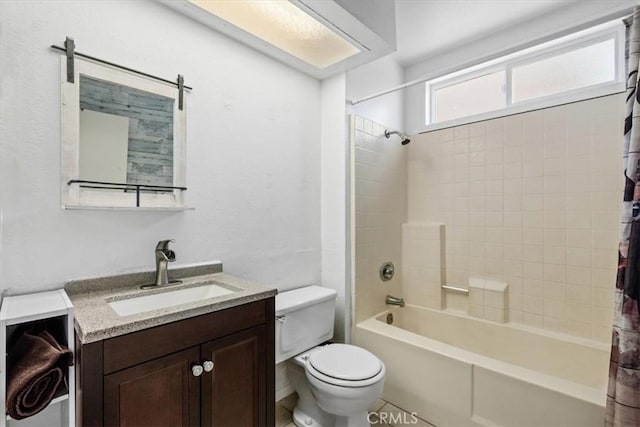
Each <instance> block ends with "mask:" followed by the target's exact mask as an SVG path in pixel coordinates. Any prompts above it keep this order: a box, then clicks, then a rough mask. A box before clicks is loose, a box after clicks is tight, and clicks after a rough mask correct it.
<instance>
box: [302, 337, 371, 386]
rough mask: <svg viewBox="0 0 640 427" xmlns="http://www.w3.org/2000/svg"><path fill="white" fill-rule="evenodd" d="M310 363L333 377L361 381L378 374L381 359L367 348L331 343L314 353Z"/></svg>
mask: <svg viewBox="0 0 640 427" xmlns="http://www.w3.org/2000/svg"><path fill="white" fill-rule="evenodd" d="M309 363H310V364H311V366H313V368H314V369H316V370H317V371H319V372H321V373H323V374H325V375H327V376H329V377H333V378H338V379H341V380H348V381H359V380H365V379H367V378H372V377H374V376H376V375H377V374H378V373H379V372H380V370H381V369H382V364H381V363H380V360H379V359H378V358H377V357H376V356H374V355H373V354H371V353H369V352H368V351H367V350H365V349H363V348H360V347H356V346H354V345H349V344H330V345H328V346H326V347H324V348H323V349H322V350H319V351H316V352H314V353H312V354H311V355H310V357H309Z"/></svg>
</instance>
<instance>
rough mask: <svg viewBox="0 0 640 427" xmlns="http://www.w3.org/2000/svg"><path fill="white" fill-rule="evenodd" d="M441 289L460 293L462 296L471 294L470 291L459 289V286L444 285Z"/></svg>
mask: <svg viewBox="0 0 640 427" xmlns="http://www.w3.org/2000/svg"><path fill="white" fill-rule="evenodd" d="M441 288H442V289H446V290H448V291H451V292H459V293H461V294H468V293H469V289H465V288H458V287H457V286H449V285H442V286H441Z"/></svg>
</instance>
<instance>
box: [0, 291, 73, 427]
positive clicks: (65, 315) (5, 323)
mask: <svg viewBox="0 0 640 427" xmlns="http://www.w3.org/2000/svg"><path fill="white" fill-rule="evenodd" d="M47 319H52V320H53V319H55V320H56V321H59V322H60V323H61V327H62V329H63V330H64V334H65V337H64V338H65V339H66V343H65V344H66V345H67V347H69V349H70V350H71V351H72V352H73V353H74V354H75V339H74V325H73V305H72V304H71V301H69V298H68V297H67V294H66V293H65V291H64V290H62V289H60V290H56V291H48V292H38V293H34V294H26V295H17V296H9V297H5V298H4V299H3V300H2V307H1V308H0V346H1V347H2V348H1V350H2V351H0V384H1V385H2V386H1V387H0V411H1V412H0V414H6V413H7V411H6V407H5V402H6V389H7V387H6V384H7V366H6V364H7V352H8V350H9V349H8V348H7V346H8V343H9V342H10V341H11V338H12V335H13V333H14V332H15V331H16V329H17V328H19V327H20V326H23V325H26V324H28V323H32V322H36V321H40V320H47ZM66 386H67V390H66V393H64V394H60V395H58V396H56V397H55V398H54V399H53V400H52V401H51V403H50V404H49V406H51V405H60V425H61V426H70V427H72V426H75V369H74V368H73V366H71V367H69V369H68V371H67V375H66ZM36 416H37V415H36ZM27 420H29V418H27V419H25V420H24V421H14V420H12V419H11V418H10V417H9V416H8V415H6V416H0V427H6V426H7V425H9V426H11V425H16V426H17V425H21V424H22V423H23V422H25V421H27ZM25 425H26V424H25Z"/></svg>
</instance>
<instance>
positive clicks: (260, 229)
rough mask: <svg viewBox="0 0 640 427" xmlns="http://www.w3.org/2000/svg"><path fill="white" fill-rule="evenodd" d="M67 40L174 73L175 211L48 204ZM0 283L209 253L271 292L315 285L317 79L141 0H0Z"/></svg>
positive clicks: (19, 288)
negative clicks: (181, 149) (182, 112)
mask: <svg viewBox="0 0 640 427" xmlns="http://www.w3.org/2000/svg"><path fill="white" fill-rule="evenodd" d="M67 35H68V36H71V37H74V38H75V41H76V46H77V50H78V51H80V52H84V53H87V54H90V55H95V56H97V57H100V58H104V59H107V60H111V61H114V62H116V63H120V64H123V65H126V66H129V67H132V68H136V69H140V70H143V71H145V72H148V73H152V74H156V75H159V76H163V77H166V78H173V77H174V76H176V75H177V74H178V73H181V74H184V75H185V79H186V84H187V85H190V86H193V87H194V90H193V92H191V93H188V94H187V95H186V100H187V111H188V119H187V123H188V128H187V147H188V148H187V164H188V167H187V186H188V187H189V190H188V191H187V195H186V198H187V204H189V205H191V206H194V207H195V208H196V209H195V211H187V212H177V213H176V212H173V213H163V212H111V211H64V210H62V209H61V208H60V188H59V184H58V183H59V176H60V85H59V79H60V75H59V74H60V54H59V53H57V52H54V51H52V50H50V49H49V48H48V46H49V45H51V44H53V43H55V44H58V45H61V44H62V42H63V40H64V37H65V36H67ZM0 43H1V44H0V54H1V57H0V74H1V77H2V86H1V93H2V96H1V99H0V115H1V116H2V121H1V123H0V142H1V147H0V150H1V151H0V162H1V163H0V169H1V171H0V179H1V186H0V190H1V196H0V208H1V210H2V211H1V212H0V214H1V215H2V232H3V235H2V248H0V249H1V254H2V260H1V286H2V288H3V289H4V291H5V292H10V293H23V292H32V291H36V290H41V289H51V288H59V287H61V286H62V285H63V283H64V282H66V281H68V280H70V279H76V278H82V277H90V276H102V275H110V274H116V273H122V272H129V271H144V270H152V269H153V248H154V247H155V243H156V242H157V241H158V240H159V239H165V238H174V239H176V243H175V246H174V247H175V250H176V252H177V258H178V264H188V263H196V262H205V261H210V260H214V259H219V260H221V261H223V262H224V268H225V270H226V271H227V272H229V273H231V274H235V275H238V276H242V277H246V278H249V279H254V280H257V281H260V282H264V283H267V284H271V285H276V286H278V288H280V289H285V288H290V287H296V286H300V285H305V284H311V283H319V282H320V278H321V276H320V266H321V251H320V245H321V239H320V220H321V218H320V188H321V183H320V126H319V117H320V84H319V82H318V81H317V80H315V79H313V78H310V77H307V76H306V75H303V74H301V73H300V72H297V71H294V70H292V69H290V68H288V67H287V66H285V65H282V64H281V63H279V62H277V61H275V60H272V59H269V58H267V57H265V56H263V55H261V54H258V53H257V52H255V51H253V50H251V49H249V48H247V47H245V46H243V45H241V44H239V43H237V42H235V41H232V40H231V39H228V38H227V37H225V36H222V35H220V34H218V33H216V32H214V31H212V30H210V29H207V28H205V27H203V26H201V25H200V24H197V23H195V22H193V21H191V20H189V19H188V18H186V17H184V16H182V15H179V14H177V13H175V12H174V11H172V10H169V9H167V8H165V7H164V6H161V5H158V4H155V3H153V2H147V1H100V2H81V1H77V2H65V3H64V5H63V4H62V3H61V2H51V1H32V2H31V1H30V2H17V1H16V2H6V1H2V2H0Z"/></svg>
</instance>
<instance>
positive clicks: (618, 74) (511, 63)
mask: <svg viewBox="0 0 640 427" xmlns="http://www.w3.org/2000/svg"><path fill="white" fill-rule="evenodd" d="M599 27H602V28H600V29H599V30H595V31H593V28H591V29H587V30H585V31H586V32H587V33H586V34H582V35H577V34H579V33H577V34H576V33H574V34H571V35H568V36H564V37H560V38H557V39H555V40H552V41H550V42H546V43H542V44H539V45H536V46H533V47H531V48H528V49H523V50H520V51H517V52H514V53H512V54H509V55H505V56H503V57H501V58H497V59H495V60H491V61H486V62H483V63H479V64H477V65H474V66H471V67H466V68H463V69H460V70H457V71H454V72H450V73H447V74H445V75H442V76H440V77H436V78H434V79H431V80H430V81H427V82H425V92H424V93H425V97H426V98H428V99H426V100H425V101H426V102H425V103H424V105H425V110H426V111H425V115H424V119H425V122H426V123H425V126H426V129H425V131H431V130H437V129H442V128H446V127H452V126H458V125H462V124H468V123H472V122H477V121H480V120H488V119H492V118H497V117H503V116H507V115H511V114H517V113H522V112H526V111H531V110H536V109H540V108H548V107H553V106H556V105H562V104H566V103H570V102H577V101H582V100H585V99H590V98H596V97H600V96H606V95H610V94H613V93H618V92H622V91H624V87H625V76H624V38H625V35H624V25H623V24H622V22H621V21H613V22H609V23H607V24H604V25H601V26H599ZM589 30H592V31H589ZM563 39H565V40H563ZM606 40H613V41H614V49H615V51H614V55H615V64H614V67H615V68H614V79H613V80H611V81H608V82H603V83H598V84H595V85H590V86H586V87H581V88H577V89H571V90H568V91H563V92H559V93H555V94H552V95H545V96H541V97H537V98H533V99H528V100H523V101H519V102H515V103H514V102H513V80H512V77H513V76H512V72H513V69H514V68H516V67H520V66H523V65H527V64H531V63H535V62H537V61H542V60H545V59H548V58H552V57H555V56H559V55H562V54H565V53H568V52H572V51H574V50H579V49H581V48H584V47H588V46H591V45H594V44H597V43H600V42H603V41H606ZM466 70H469V71H468V72H467V71H466ZM497 71H504V72H505V86H506V87H505V89H504V91H503V93H504V97H505V106H504V107H503V108H500V109H497V110H491V111H487V112H483V113H478V114H474V115H469V116H463V117H459V118H456V119H451V120H447V121H442V122H435V123H434V119H435V113H436V111H435V103H436V101H435V92H436V91H437V90H439V89H442V88H445V87H448V86H453V85H456V84H460V83H463V82H465V81H468V80H473V79H474V78H478V77H482V76H484V75H487V74H492V73H495V72H497Z"/></svg>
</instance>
